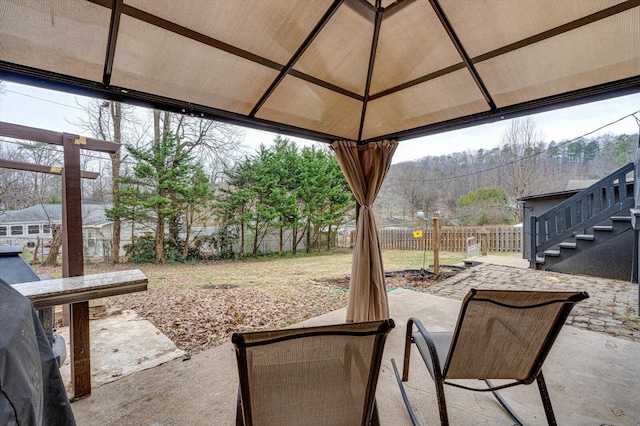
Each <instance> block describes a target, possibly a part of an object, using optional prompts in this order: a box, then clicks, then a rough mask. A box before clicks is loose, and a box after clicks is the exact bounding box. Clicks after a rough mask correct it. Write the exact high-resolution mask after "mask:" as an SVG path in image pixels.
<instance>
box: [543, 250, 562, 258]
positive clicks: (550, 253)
mask: <svg viewBox="0 0 640 426" xmlns="http://www.w3.org/2000/svg"><path fill="white" fill-rule="evenodd" d="M543 253H544V255H545V256H551V257H558V256H560V250H545V251H544V252H543Z"/></svg>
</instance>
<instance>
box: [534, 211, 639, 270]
mask: <svg viewBox="0 0 640 426" xmlns="http://www.w3.org/2000/svg"><path fill="white" fill-rule="evenodd" d="M608 222H609V223H610V224H601V225H595V226H592V227H591V228H589V229H587V230H586V231H585V233H581V234H576V235H575V236H573V237H570V238H567V239H566V240H564V241H562V242H561V243H559V244H558V245H557V246H554V247H552V248H549V249H547V250H545V251H543V252H542V256H539V255H538V256H537V257H536V268H537V269H543V270H549V269H553V266H554V265H556V264H558V263H560V262H563V261H566V260H567V259H569V258H571V257H573V256H575V255H578V254H580V253H582V252H584V251H586V250H591V249H592V248H593V247H594V246H595V245H597V244H601V243H604V242H605V241H609V240H611V239H613V238H615V237H617V236H618V235H620V234H623V233H625V232H631V231H632V230H633V229H632V228H631V217H630V216H612V217H611V218H609V220H608ZM604 223H606V222H604Z"/></svg>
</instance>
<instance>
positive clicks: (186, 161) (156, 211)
mask: <svg viewBox="0 0 640 426" xmlns="http://www.w3.org/2000/svg"><path fill="white" fill-rule="evenodd" d="M177 148H178V143H177V138H176V137H175V135H173V133H171V132H167V133H164V134H162V136H160V137H159V138H158V139H157V140H155V141H154V142H153V143H152V144H151V145H150V146H149V147H146V148H136V147H134V146H132V145H127V150H128V151H129V152H130V153H131V156H132V157H133V158H134V159H135V161H136V165H135V166H134V169H133V172H134V175H135V177H136V178H137V179H138V182H139V183H140V198H139V200H138V201H139V205H140V207H142V209H144V210H146V211H148V212H152V213H153V214H152V215H150V216H148V217H149V218H151V219H152V220H153V221H154V223H155V241H154V250H155V260H156V263H165V260H166V259H165V253H164V231H165V225H166V223H167V220H168V219H170V218H173V217H175V216H177V215H178V205H177V204H176V203H175V201H172V199H173V200H175V198H176V197H177V196H180V197H187V196H188V195H189V192H190V191H191V186H190V184H192V183H193V181H190V177H191V174H192V171H193V170H194V168H195V169H197V167H198V165H197V164H196V163H195V161H194V159H193V158H192V157H191V156H190V155H189V153H186V152H178V150H177ZM192 193H193V192H192Z"/></svg>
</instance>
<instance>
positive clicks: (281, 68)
mask: <svg viewBox="0 0 640 426" xmlns="http://www.w3.org/2000/svg"><path fill="white" fill-rule="evenodd" d="M0 79H3V80H8V81H13V82H18V83H25V84H30V85H35V86H40V87H45V88H49V89H54V90H60V91H66V92H71V93H76V94H82V95H89V96H94V97H99V98H104V99H109V100H116V101H122V102H127V103H131V104H136V105H143V106H150V107H154V108H158V109H164V110H169V111H173V112H178V113H183V114H190V115H196V116H201V117H205V118H210V119H215V120H220V121H224V122H228V123H232V124H238V125H242V126H248V127H253V128H258V129H264V130H268V131H272V132H279V133H282V134H287V135H292V136H301V137H305V138H309V139H313V140H318V141H322V142H326V143H330V144H331V146H332V148H333V149H334V150H335V152H336V155H337V158H338V161H339V162H340V164H341V167H342V169H343V171H344V173H345V175H346V177H347V179H348V181H349V183H350V186H351V188H352V190H353V192H354V194H355V196H356V199H357V201H358V203H359V205H360V208H359V220H358V230H357V241H356V247H355V249H354V262H353V273H352V278H351V280H352V283H351V286H350V292H351V293H350V298H349V308H348V313H347V320H348V321H361V320H368V319H374V318H384V317H386V316H388V311H387V303H386V294H385V288H384V275H383V268H382V262H381V258H380V250H379V245H378V242H377V236H376V230H375V222H374V220H373V216H372V213H371V209H370V206H371V204H372V203H373V201H374V200H375V197H376V195H377V192H378V189H379V187H380V185H381V184H382V182H383V180H384V176H385V173H386V171H387V170H388V167H389V165H390V162H391V158H392V156H393V152H394V150H395V147H396V145H397V143H398V142H400V143H401V142H402V141H403V140H406V139H410V138H415V137H418V136H424V135H429V134H434V133H439V132H445V131H448V130H453V129H458V128H462V127H468V126H474V125H478V124H481V123H487V122H492V121H498V120H503V119H508V118H514V117H518V116H522V115H525V114H531V113H534V112H540V111H545V110H550V109H553V108H561V107H564V106H569V105H574V104H578V103H585V102H590V101H595V100H600V99H605V98H609V97H615V96H620V95H624V94H629V93H637V92H638V91H640V0H627V1H615V0H611V1H606V0H603V1H594V0H574V1H543V0H535V1H530V0H513V1H504V0H487V1H473V2H472V1H463V0H395V1H392V0H333V1H331V0H268V1H265V0H262V1H260V0H242V1H239V0H238V1H229V0H211V1H206V2H205V1H197V0H182V1H180V2H175V1H170V0H164V1H161V0H86V1H85V0H48V1H26V0H1V1H0Z"/></svg>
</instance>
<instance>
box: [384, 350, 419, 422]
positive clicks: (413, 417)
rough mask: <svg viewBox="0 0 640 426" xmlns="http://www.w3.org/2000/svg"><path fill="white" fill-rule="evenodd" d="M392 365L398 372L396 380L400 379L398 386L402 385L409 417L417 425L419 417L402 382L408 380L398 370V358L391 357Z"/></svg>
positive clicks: (403, 397)
mask: <svg viewBox="0 0 640 426" xmlns="http://www.w3.org/2000/svg"><path fill="white" fill-rule="evenodd" d="M391 366H393V371H394V373H395V374H396V380H397V381H398V386H400V393H401V394H402V400H403V401H404V405H405V407H407V411H408V412H409V417H411V423H412V424H413V426H417V425H419V424H420V423H418V417H417V416H416V413H415V411H414V410H413V407H412V406H411V403H410V402H409V396H408V395H407V391H406V390H405V388H404V385H403V384H402V382H403V381H405V382H406V380H403V379H402V378H401V377H400V373H399V372H398V367H397V366H396V360H395V359H393V358H391ZM405 366H406V361H405Z"/></svg>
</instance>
